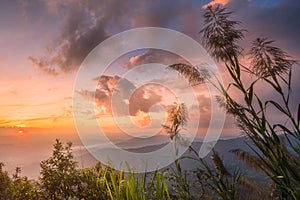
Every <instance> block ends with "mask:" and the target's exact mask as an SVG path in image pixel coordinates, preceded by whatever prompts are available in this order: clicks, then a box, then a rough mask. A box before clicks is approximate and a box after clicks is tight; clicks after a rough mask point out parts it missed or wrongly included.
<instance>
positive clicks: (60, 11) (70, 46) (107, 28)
mask: <svg viewBox="0 0 300 200" xmlns="http://www.w3.org/2000/svg"><path fill="white" fill-rule="evenodd" d="M42 2H44V3H45V6H46V8H47V10H48V12H49V13H50V15H57V16H59V18H61V19H62V20H61V30H60V32H59V34H58V36H57V37H56V38H55V39H54V40H53V41H52V42H50V43H49V45H48V46H47V48H46V50H45V53H44V55H40V56H38V57H36V56H29V57H28V60H29V61H31V62H32V63H33V64H34V65H35V66H37V67H38V68H39V69H41V70H43V71H45V72H46V73H49V74H52V75H57V74H58V73H60V72H69V71H72V70H74V69H77V68H78V67H79V65H80V64H81V62H82V61H83V59H84V58H85V57H86V55H87V54H88V53H89V52H90V51H91V50H92V49H93V48H94V47H95V46H96V45H98V44H99V43H100V42H102V41H103V40H105V39H106V38H107V37H108V36H110V35H112V34H114V33H116V32H120V31H122V30H126V29H128V28H132V27H142V26H159V27H167V26H168V25H170V24H172V22H173V21H174V20H175V21H176V19H178V16H179V15H180V13H181V11H182V10H183V9H186V7H187V5H189V4H184V3H183V2H182V1H177V2H176V3H173V1H170V0H168V1H158V0H156V1H138V0H130V2H125V1H118V0H105V1H95V0H90V1H79V0H78V1H77V0H75V1H70V0H65V1H51V0H43V1H42ZM184 5H185V6H184Z"/></svg>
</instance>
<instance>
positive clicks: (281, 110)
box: [265, 100, 288, 115]
mask: <svg viewBox="0 0 300 200" xmlns="http://www.w3.org/2000/svg"><path fill="white" fill-rule="evenodd" d="M268 103H271V104H272V105H274V106H275V107H276V108H277V109H278V110H279V111H280V112H282V113H284V114H286V115H288V113H287V112H286V110H285V109H284V108H282V107H281V105H279V104H278V103H277V102H275V101H272V100H271V101H267V102H266V103H265V105H267V104H268Z"/></svg>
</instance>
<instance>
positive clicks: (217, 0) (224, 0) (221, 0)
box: [202, 0, 229, 8]
mask: <svg viewBox="0 0 300 200" xmlns="http://www.w3.org/2000/svg"><path fill="white" fill-rule="evenodd" d="M228 3H229V0H212V1H211V2H209V3H208V4H205V5H204V6H203V7H202V8H207V7H208V6H215V5H222V6H225V5H227V4H228Z"/></svg>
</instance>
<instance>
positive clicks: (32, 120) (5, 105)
mask: <svg viewBox="0 0 300 200" xmlns="http://www.w3.org/2000/svg"><path fill="white" fill-rule="evenodd" d="M217 4H221V5H225V6H227V7H228V9H229V10H231V11H234V14H233V15H232V19H234V20H238V21H241V22H242V25H241V26H242V28H244V29H247V30H248V32H247V33H246V39H245V40H244V42H243V43H242V46H243V47H244V51H245V52H247V51H248V50H249V47H248V46H249V44H250V43H251V41H253V40H254V39H255V38H257V37H268V38H270V39H273V40H275V45H278V46H280V47H282V48H283V49H284V50H286V51H287V52H288V53H289V54H290V55H291V56H292V57H293V58H294V59H296V60H300V45H299V44H300V37H299V35H300V20H299V19H300V13H299V10H300V1H297V0H213V1H209V0H175V1H174V0H164V1H159V0H153V1H146V0H129V1H118V0H101V1H97V0H84V1H79V0H62V1H60V0H35V1H30V0H24V1H17V0H15V1H8V0H7V1H1V3H0V27H1V29H0V84H1V87H0V96H1V98H0V145H2V144H4V143H5V137H4V135H5V136H7V134H8V135H9V134H12V135H14V134H15V135H18V134H22V133H20V132H19V133H18V130H20V128H21V129H24V135H25V134H26V132H27V133H30V132H35V133H36V134H38V133H41V134H43V133H44V134H46V135H47V134H53V133H55V136H56V137H60V136H61V137H64V136H63V135H65V134H70V135H72V136H70V138H69V139H70V140H72V137H74V138H75V137H77V136H76V129H75V125H74V120H73V116H72V97H73V93H74V91H73V88H74V84H75V81H76V73H77V70H78V69H79V66H80V64H81V63H82V61H83V59H84V58H85V57H86V56H87V54H88V53H89V52H90V51H91V50H92V49H93V48H94V47H95V46H97V45H98V44H99V43H101V42H102V41H103V40H105V39H107V38H108V37H110V36H112V35H114V34H116V33H119V32H122V31H125V30H128V29H131V28H136V27H148V26H151V27H163V28H169V29H173V30H176V31H179V32H182V33H184V34H186V35H188V36H189V37H191V38H193V39H194V40H196V41H198V42H201V34H198V33H199V31H200V30H201V27H202V24H203V17H202V16H203V13H204V8H205V7H206V6H207V5H217ZM181 59H182V58H180V57H178V56H176V55H173V54H170V53H168V52H161V51H153V50H139V51H135V52H132V53H129V54H127V55H124V56H122V57H121V58H119V59H118V60H117V61H115V62H114V63H113V64H112V66H111V67H110V69H109V70H108V71H107V72H106V74H105V75H106V76H105V77H99V75H95V80H94V81H95V85H97V84H98V86H99V87H100V89H99V91H98V93H95V95H96V100H95V103H96V104H97V106H98V109H99V110H98V111H97V113H98V115H97V116H92V115H91V118H93V117H98V118H99V119H101V118H102V124H104V128H107V129H108V131H110V132H111V133H112V134H113V133H114V134H115V133H116V134H118V132H119V129H118V128H117V127H116V126H115V125H113V122H112V121H111V120H112V119H111V118H110V117H109V115H110V114H111V108H110V107H109V106H108V105H107V104H108V103H109V100H110V99H109V98H110V97H109V96H108V92H110V91H112V90H113V88H114V86H115V85H116V84H117V82H118V80H119V77H120V76H122V75H123V74H125V73H126V72H127V71H129V70H131V69H133V68H134V67H135V66H137V65H140V64H146V63H153V62H160V63H163V64H172V63H176V62H178V61H182V60H181ZM243 62H245V63H247V57H244V58H243ZM216 64H217V66H218V67H219V70H220V72H221V75H222V78H223V81H224V82H225V84H226V83H228V75H227V74H226V72H225V68H224V66H223V65H222V64H221V63H217V62H216ZM149 73H154V74H155V72H149ZM156 73H157V76H159V74H160V73H159V72H156ZM299 76H300V70H299V66H295V68H294V70H293V78H294V79H293V86H294V90H293V99H292V104H293V105H295V104H296V103H297V102H298V103H299V98H300V90H299V87H298V86H299V85H300V79H299V78H298V77H299ZM97 78H98V79H97ZM145 78H146V76H145ZM161 78H164V77H161ZM246 79H249V77H246ZM91 81H93V80H91ZM123 81H124V80H123ZM125 81H126V80H125ZM127 81H128V80H127ZM166 81H168V80H166ZM169 81H171V82H170V85H172V86H173V87H174V88H176V89H177V90H181V91H183V92H186V91H184V89H183V88H180V84H178V82H177V81H174V80H173V82H172V80H169ZM176 83H177V85H176ZM123 84H127V85H128V87H129V86H130V87H132V89H133V90H135V89H137V90H136V92H135V94H134V95H133V96H132V97H131V99H129V101H130V102H131V104H130V105H131V106H129V115H130V116H131V117H132V118H131V119H132V120H133V121H134V123H135V124H136V125H138V126H139V127H144V126H146V125H148V124H149V115H148V111H149V109H150V108H151V109H154V110H151V112H152V113H154V115H153V116H154V118H155V117H156V118H155V119H157V120H160V119H164V118H165V115H164V112H160V111H161V110H163V108H166V107H167V106H168V104H172V103H173V101H176V97H175V96H174V94H172V92H174V91H170V90H168V89H166V88H162V87H159V86H155V85H151V84H150V85H148V86H144V87H141V88H139V89H138V88H137V86H136V85H135V84H133V83H132V81H130V80H129V81H128V82H126V83H123ZM130 84H131V85H130ZM257 90H258V92H261V93H262V94H263V96H264V97H265V98H266V99H267V98H276V96H274V94H273V93H272V92H270V91H269V90H268V88H264V86H259V87H258V88H257ZM195 91H196V98H197V99H198V102H199V106H200V115H202V118H201V119H202V121H201V122H200V127H199V131H201V130H202V131H203V130H205V129H206V128H207V123H209V122H207V120H209V119H208V118H210V97H209V95H208V93H207V91H206V88H205V87H203V86H199V87H198V88H196V90H195ZM75 92H79V93H80V94H82V96H83V97H84V98H89V95H90V94H89V92H93V91H75ZM94 92H95V91H94ZM97 95H98V96H97ZM237 98H238V97H237ZM130 102H129V103H130ZM170 102H171V103H170ZM123 103H124V102H123ZM155 104H157V105H159V106H160V107H152V106H153V105H155ZM124 105H125V106H126V105H127V106H128V102H127V104H126V102H125V104H124ZM155 109H157V110H155ZM190 112H191V114H193V112H198V110H197V111H195V110H193V108H192V107H191V108H190ZM155 113H156V115H155ZM159 113H160V114H159ZM85 114H87V115H89V114H91V113H90V111H89V110H87V111H86V113H85ZM273 117H274V120H282V118H281V116H280V115H276V113H274V116H273ZM191 118H193V117H191ZM105 120H107V121H105ZM192 120H193V119H191V124H193V123H194V122H193V121H192ZM154 121H155V120H154ZM99 123H100V124H101V120H100V122H99ZM160 124H161V123H157V126H160ZM8 130H9V131H8ZM226 134H227V135H238V134H240V133H239V131H238V130H237V129H235V128H234V124H233V120H232V119H231V118H228V119H227V121H226V123H225V127H224V136H226ZM200 135H201V134H200ZM2 138H3V139H2ZM2 148H4V146H2ZM0 161H1V160H0Z"/></svg>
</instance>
